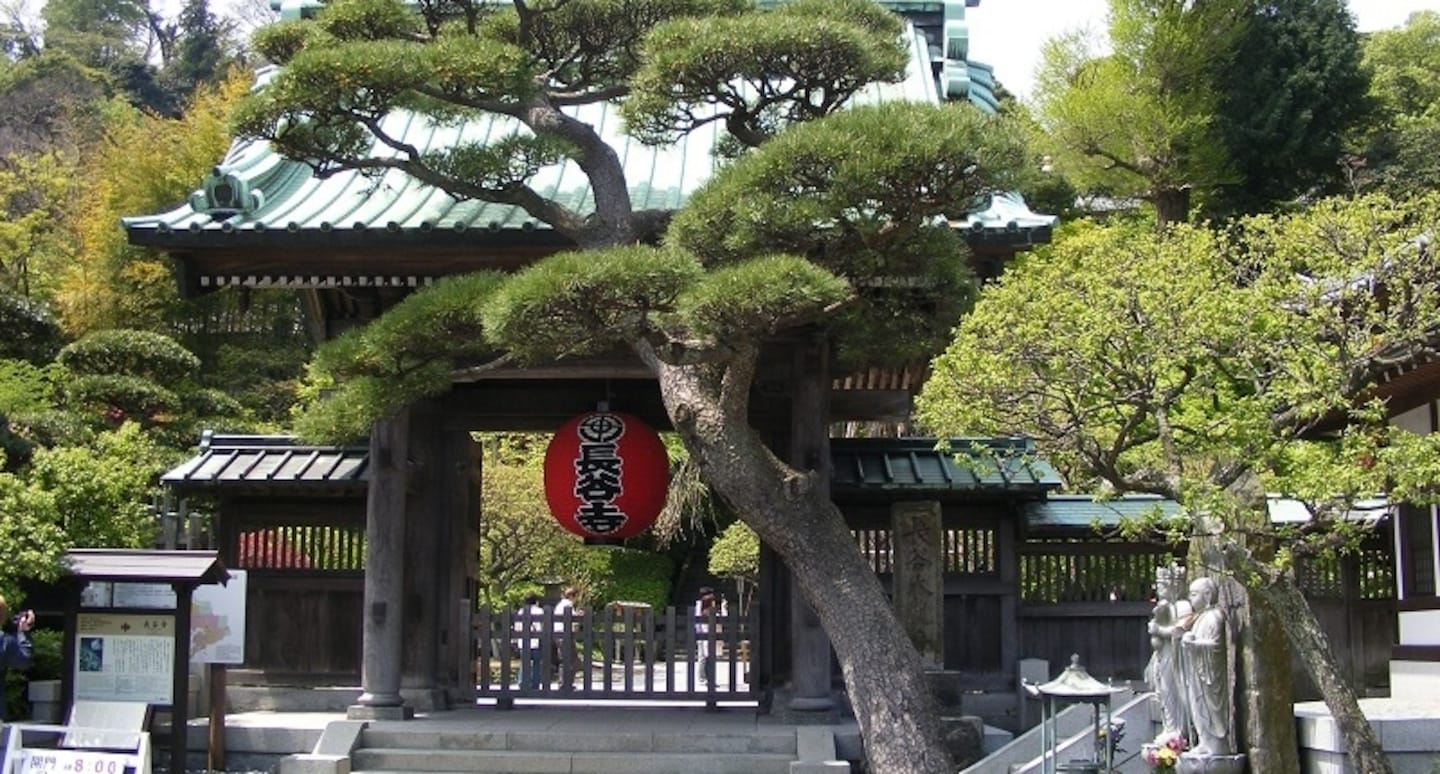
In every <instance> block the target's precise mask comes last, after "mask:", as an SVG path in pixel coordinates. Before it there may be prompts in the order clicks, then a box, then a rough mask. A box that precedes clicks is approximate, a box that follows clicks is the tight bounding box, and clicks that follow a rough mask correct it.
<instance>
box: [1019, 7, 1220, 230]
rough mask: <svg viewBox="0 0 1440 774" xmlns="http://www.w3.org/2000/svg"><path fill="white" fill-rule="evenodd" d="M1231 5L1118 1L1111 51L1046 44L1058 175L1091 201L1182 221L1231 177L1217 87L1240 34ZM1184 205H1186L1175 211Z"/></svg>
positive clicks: (1080, 39)
mask: <svg viewBox="0 0 1440 774" xmlns="http://www.w3.org/2000/svg"><path fill="white" fill-rule="evenodd" d="M1244 5H1245V3H1243V2H1236V1H1234V0H1222V2H1210V3H1173V2H1169V1H1168V0H1111V2H1110V15H1109V28H1108V30H1107V32H1108V43H1109V47H1110V48H1111V49H1113V53H1110V54H1102V53H1101V51H1102V50H1103V49H1104V48H1105V47H1106V46H1104V45H1103V44H1101V43H1099V42H1097V41H1094V40H1091V39H1089V38H1087V37H1086V36H1085V35H1083V34H1080V33H1071V34H1069V35H1065V36H1061V37H1059V38H1056V39H1054V40H1051V41H1049V42H1047V43H1046V44H1045V47H1044V59H1043V62H1042V65H1041V69H1040V72H1039V74H1038V75H1037V78H1036V104H1037V112H1036V117H1037V119H1038V121H1039V123H1040V128H1041V130H1042V132H1043V133H1044V142H1045V144H1046V151H1047V152H1048V153H1050V154H1051V155H1052V157H1053V163H1054V165H1055V167H1056V168H1057V169H1058V170H1059V171H1060V173H1061V174H1063V175H1064V176H1065V177H1067V178H1068V179H1070V180H1071V181H1072V182H1074V183H1075V185H1076V186H1077V187H1078V188H1080V189H1081V190H1082V191H1084V192H1086V193H1100V194H1103V195H1108V196H1113V197H1127V198H1128V197H1138V198H1144V199H1147V200H1149V201H1151V202H1152V203H1155V204H1156V206H1157V207H1158V208H1159V209H1160V210H1161V220H1162V221H1168V220H1178V219H1184V218H1185V217H1186V214H1187V212H1186V211H1187V210H1188V202H1186V201H1185V200H1186V199H1187V198H1188V193H1187V192H1188V191H1189V190H1190V189H1189V188H1188V187H1193V188H1194V189H1195V190H1196V191H1197V192H1198V193H1200V194H1202V195H1203V194H1204V193H1206V192H1208V191H1209V190H1210V189H1211V188H1212V187H1214V186H1216V185H1219V184H1222V183H1227V182H1230V181H1231V180H1232V179H1233V177H1234V172H1233V170H1232V169H1231V168H1230V159H1229V158H1228V157H1227V156H1226V154H1225V151H1224V147H1223V146H1222V145H1221V144H1220V143H1216V142H1214V138H1213V128H1214V122H1215V116H1216V112H1217V109H1218V106H1219V100H1220V90H1221V89H1222V88H1223V87H1224V86H1223V84H1222V83H1221V82H1219V81H1217V80H1216V77H1215V75H1216V70H1217V67H1218V66H1219V64H1220V63H1222V62H1224V61H1227V59H1226V58H1227V57H1228V56H1229V54H1230V52H1231V51H1232V50H1233V48H1234V45H1235V41H1236V40H1238V36H1239V35H1240V34H1241V32H1242V31H1243V23H1242V22H1243V12H1242V6H1244ZM1176 200H1179V202H1180V203H1179V204H1177V203H1176Z"/></svg>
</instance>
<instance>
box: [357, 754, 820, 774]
mask: <svg viewBox="0 0 1440 774" xmlns="http://www.w3.org/2000/svg"><path fill="white" fill-rule="evenodd" d="M794 760H795V756H794V755H793V754H790V755H784V754H779V753H768V754H749V755H713V754H704V753H646V754H645V755H636V754H634V753H631V752H537V751H532V750H410V749H383V748H369V749H361V750H356V751H355V752H354V753H353V754H352V756H351V771H352V772H354V774H391V772H405V773H406V774H417V773H418V772H437V773H438V772H457V771H464V772H475V774H677V773H679V772H684V774H788V772H789V771H790V763H791V761H794Z"/></svg>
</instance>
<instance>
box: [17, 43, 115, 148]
mask: <svg viewBox="0 0 1440 774" xmlns="http://www.w3.org/2000/svg"><path fill="white" fill-rule="evenodd" d="M113 93H114V84H113V82H112V80H111V78H110V77H109V76H108V75H106V74H105V73H103V72H100V71H98V70H95V69H93V68H90V67H87V66H85V65H84V64H81V63H80V62H78V61H76V59H75V58H74V57H72V56H69V55H67V54H63V53H61V52H60V51H59V50H58V49H56V48H53V47H47V48H46V49H45V50H44V51H42V52H41V53H40V54H39V55H38V56H33V57H29V58H26V59H24V60H21V61H20V62H17V63H15V64H14V65H13V66H10V67H6V68H3V69H0V98H3V100H4V103H5V112H4V113H0V140H3V143H4V147H5V149H6V152H7V153H16V154H21V155H25V156H30V157H39V156H41V155H43V154H46V153H50V152H64V153H66V154H67V158H71V159H73V158H76V156H75V152H76V151H77V150H79V149H80V148H84V147H87V146H89V145H90V144H91V142H93V139H94V137H95V136H96V135H97V134H98V133H99V129H100V126H101V122H102V115H103V112H104V107H105V104H106V100H107V99H108V98H109V97H110V96H111V95H112V94H113Z"/></svg>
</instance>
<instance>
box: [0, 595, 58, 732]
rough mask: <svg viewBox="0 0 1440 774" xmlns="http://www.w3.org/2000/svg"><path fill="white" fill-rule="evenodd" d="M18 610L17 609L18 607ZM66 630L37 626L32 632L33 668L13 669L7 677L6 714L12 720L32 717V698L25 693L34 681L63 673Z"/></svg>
mask: <svg viewBox="0 0 1440 774" xmlns="http://www.w3.org/2000/svg"><path fill="white" fill-rule="evenodd" d="M16 609H18V608H16ZM64 641H65V633H64V632H59V631H53V630H50V629H34V630H32V631H31V632H30V644H31V648H32V658H31V662H30V668H29V669H27V670H25V671H24V672H19V671H16V670H13V669H12V670H10V671H9V673H8V674H6V676H5V685H4V686H3V688H4V700H5V705H4V709H5V712H4V717H7V718H10V719H12V720H15V719H20V718H28V717H30V715H31V713H30V700H29V697H28V695H27V694H26V690H27V688H28V683H29V682H30V681H31V680H59V679H60V678H61V676H62V674H63V667H64V662H63V657H62V655H61V647H62V646H63V645H64Z"/></svg>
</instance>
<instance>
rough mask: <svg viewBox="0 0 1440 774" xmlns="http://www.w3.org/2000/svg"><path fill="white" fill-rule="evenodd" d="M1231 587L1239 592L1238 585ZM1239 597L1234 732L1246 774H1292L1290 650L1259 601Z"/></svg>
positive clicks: (1295, 764)
mask: <svg viewBox="0 0 1440 774" xmlns="http://www.w3.org/2000/svg"><path fill="white" fill-rule="evenodd" d="M1235 587H1236V588H1238V589H1244V587H1243V586H1242V585H1241V584H1238V583H1236V584H1235ZM1243 593H1244V595H1245V605H1244V608H1243V610H1242V611H1241V621H1240V625H1239V626H1237V627H1236V629H1237V632H1236V645H1237V646H1238V647H1239V658H1238V659H1237V660H1238V662H1239V663H1238V666H1239V668H1240V680H1239V684H1240V692H1241V695H1240V697H1239V698H1240V699H1241V701H1240V702H1239V703H1238V705H1237V706H1236V711H1237V712H1238V717H1236V726H1237V727H1238V728H1239V729H1241V732H1240V734H1241V741H1242V742H1244V744H1245V746H1244V748H1243V749H1244V751H1245V754H1246V756H1247V757H1248V759H1249V760H1248V763H1249V764H1250V770H1251V771H1255V772H1264V774H1294V772H1298V771H1299V770H1300V755H1299V749H1298V741H1297V739H1296V735H1295V702H1294V699H1293V697H1294V695H1295V681H1294V679H1293V677H1292V675H1291V669H1292V667H1291V663H1290V662H1291V656H1290V654H1291V650H1290V644H1289V642H1288V641H1287V638H1286V636H1285V630H1284V628H1283V627H1281V625H1280V620H1279V616H1278V615H1277V613H1276V611H1275V610H1274V608H1272V607H1271V606H1270V604H1269V603H1268V602H1267V601H1266V600H1265V598H1264V597H1262V596H1260V595H1259V594H1255V593H1251V592H1250V591H1249V590H1248V589H1244V591H1243Z"/></svg>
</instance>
